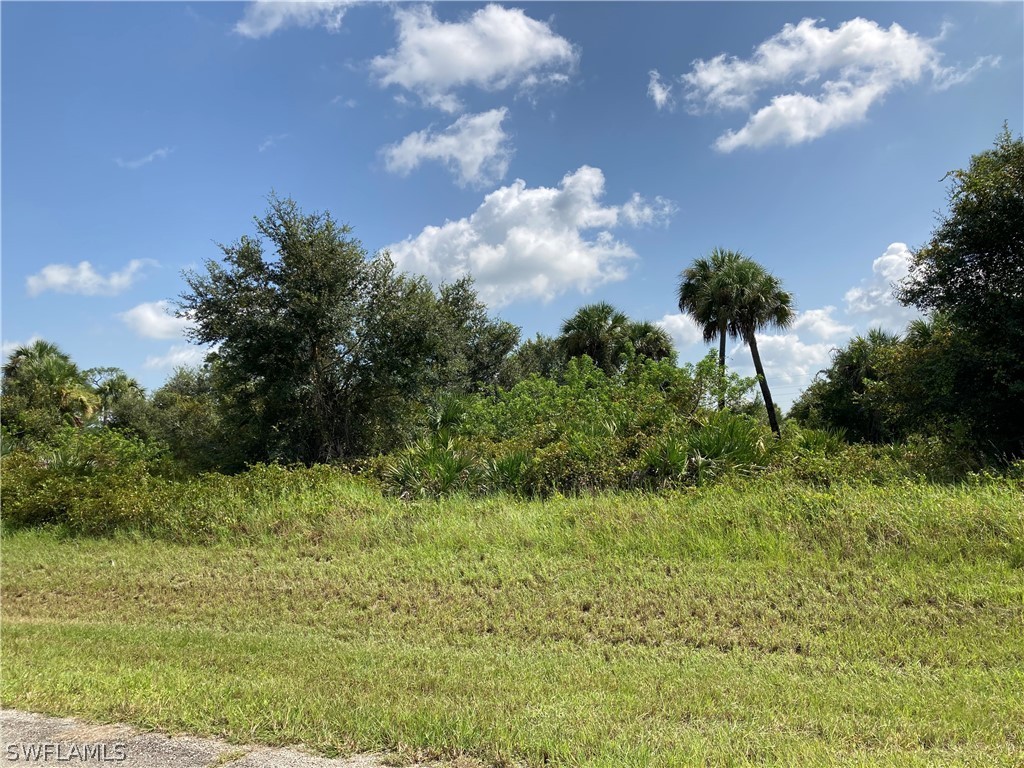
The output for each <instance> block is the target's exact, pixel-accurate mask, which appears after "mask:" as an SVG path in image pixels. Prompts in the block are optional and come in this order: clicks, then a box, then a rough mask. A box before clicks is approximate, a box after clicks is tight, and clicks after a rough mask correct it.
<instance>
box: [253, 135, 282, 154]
mask: <svg viewBox="0 0 1024 768" xmlns="http://www.w3.org/2000/svg"><path fill="white" fill-rule="evenodd" d="M287 138H288V134H287V133H279V134H277V135H276V136H267V138H265V139H264V140H263V141H261V142H260V146H259V148H258V149H259V151H260V152H266V151H267V150H268V149H270V148H271V147H273V146H274V145H276V144H277V142H279V141H283V140H284V139H287Z"/></svg>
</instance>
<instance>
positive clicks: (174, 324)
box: [118, 300, 189, 339]
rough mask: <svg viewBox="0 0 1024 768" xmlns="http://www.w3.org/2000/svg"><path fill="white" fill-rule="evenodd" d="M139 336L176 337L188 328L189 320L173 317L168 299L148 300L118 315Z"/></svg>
mask: <svg viewBox="0 0 1024 768" xmlns="http://www.w3.org/2000/svg"><path fill="white" fill-rule="evenodd" d="M118 317H119V318H121V320H122V321H123V322H124V323H125V324H127V325H128V327H130V328H131V329H132V330H133V331H135V333H137V334H138V335H139V336H143V337H145V338H147V339H176V338H179V337H181V336H183V335H184V334H185V331H186V330H188V327H189V321H188V319H186V318H184V317H175V316H174V314H173V309H172V307H171V305H170V302H168V301H163V300H161V301H150V302H147V303H145V304H139V305H138V306H135V307H132V308H131V309H129V310H128V311H127V312H121V313H120V314H119V315H118Z"/></svg>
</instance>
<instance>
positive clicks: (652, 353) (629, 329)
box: [626, 320, 676, 360]
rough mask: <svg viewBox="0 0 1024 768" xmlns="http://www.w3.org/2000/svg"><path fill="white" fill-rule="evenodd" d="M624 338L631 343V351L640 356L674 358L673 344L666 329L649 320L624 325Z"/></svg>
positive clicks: (662, 358)
mask: <svg viewBox="0 0 1024 768" xmlns="http://www.w3.org/2000/svg"><path fill="white" fill-rule="evenodd" d="M626 338H627V339H628V340H629V343H630V344H632V345H633V351H635V352H636V353H637V354H638V355H639V356H641V357H647V358H650V359H651V360H665V359H666V358H670V359H674V358H675V356H676V350H675V346H673V344H672V337H671V336H669V334H668V331H666V330H665V329H664V328H662V327H661V326H660V325H656V324H654V323H652V322H650V321H649V320H641V321H639V322H633V323H629V324H628V325H627V326H626Z"/></svg>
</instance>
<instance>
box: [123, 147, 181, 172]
mask: <svg viewBox="0 0 1024 768" xmlns="http://www.w3.org/2000/svg"><path fill="white" fill-rule="evenodd" d="M173 151H174V150H173V149H171V148H170V147H160V149H154V150H153V151H152V152H150V153H149V154H148V155H146V156H145V157H140V158H138V159H136V160H122V159H121V158H120V157H117V158H114V162H115V163H117V167H118V168H125V169H127V170H129V171H134V170H137V169H139V168H141V167H142V166H144V165H149V164H150V163H152V162H153V161H154V160H163V159H164V158H166V157H167V156H168V155H169V154H171V152H173Z"/></svg>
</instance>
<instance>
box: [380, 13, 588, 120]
mask: <svg viewBox="0 0 1024 768" xmlns="http://www.w3.org/2000/svg"><path fill="white" fill-rule="evenodd" d="M395 20H396V21H397V22H398V45H397V47H396V48H395V49H393V50H391V51H389V52H388V53H387V54H386V55H384V56H377V57H376V58H374V59H373V61H372V62H371V63H370V66H371V68H372V69H373V71H374V72H375V73H376V75H377V77H378V78H379V81H380V83H381V85H384V86H388V85H397V86H400V87H402V88H405V89H406V90H408V91H411V92H413V93H415V94H417V95H418V96H419V97H420V99H421V100H422V101H423V103H424V104H426V105H428V106H432V107H437V108H439V109H443V110H445V111H447V112H457V111H459V110H460V109H461V106H462V105H461V103H460V102H459V99H458V97H457V96H456V95H455V94H454V93H453V91H454V90H455V89H457V88H459V87H463V86H470V85H471V86H476V87H478V88H482V89H484V90H489V91H494V90H502V89H505V88H509V87H512V86H518V87H519V88H520V89H524V90H530V89H533V88H536V87H538V86H540V85H543V84H546V83H565V82H567V80H568V74H567V72H568V70H570V69H571V68H572V67H573V66H574V65H575V63H576V59H577V53H576V51H575V49H574V48H573V46H572V45H571V44H570V43H569V41H568V40H566V39H565V38H563V37H560V36H559V35H557V34H555V33H554V32H553V31H552V30H551V28H550V27H549V26H548V25H547V24H545V23H544V22H541V21H537V20H536V19H531V18H530V17H529V16H527V15H526V14H525V13H524V12H523V11H522V10H520V9H518V8H503V7H502V6H500V5H494V4H492V5H488V6H486V7H484V8H481V9H480V10H478V11H476V12H474V13H473V15H472V16H469V17H468V18H466V19H464V20H463V21H456V22H447V23H446V22H441V21H438V19H437V17H436V16H435V15H434V9H433V7H431V6H429V5H421V6H414V7H411V8H398V9H397V10H396V11H395Z"/></svg>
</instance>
